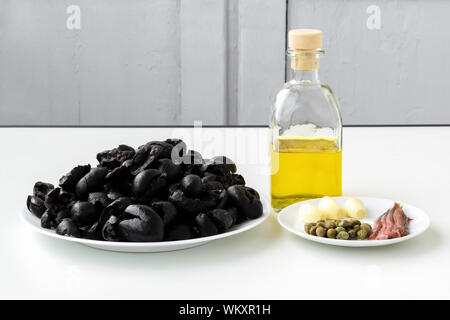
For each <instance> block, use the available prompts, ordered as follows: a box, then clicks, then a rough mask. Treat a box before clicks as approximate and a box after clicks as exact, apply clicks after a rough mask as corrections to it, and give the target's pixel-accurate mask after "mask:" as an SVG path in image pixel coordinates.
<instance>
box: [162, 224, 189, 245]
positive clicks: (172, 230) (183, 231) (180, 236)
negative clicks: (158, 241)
mask: <svg viewBox="0 0 450 320" xmlns="http://www.w3.org/2000/svg"><path fill="white" fill-rule="evenodd" d="M194 236H195V234H194V231H193V230H192V227H191V226H190V225H188V224H186V223H179V224H175V225H173V226H170V227H169V228H168V229H167V231H166V232H165V239H164V240H166V241H176V240H187V239H192V238H194Z"/></svg>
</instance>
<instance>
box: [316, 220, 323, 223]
mask: <svg viewBox="0 0 450 320" xmlns="http://www.w3.org/2000/svg"><path fill="white" fill-rule="evenodd" d="M324 222H325V220H317V221H316V223H324Z"/></svg>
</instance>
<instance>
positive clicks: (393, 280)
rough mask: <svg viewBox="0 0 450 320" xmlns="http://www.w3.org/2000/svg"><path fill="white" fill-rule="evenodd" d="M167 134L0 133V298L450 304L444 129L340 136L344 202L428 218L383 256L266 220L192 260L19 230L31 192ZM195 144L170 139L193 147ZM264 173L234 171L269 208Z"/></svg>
mask: <svg viewBox="0 0 450 320" xmlns="http://www.w3.org/2000/svg"><path fill="white" fill-rule="evenodd" d="M203 130H204V131H203V132H204V133H206V135H207V136H208V135H209V137H211V136H216V137H217V136H219V135H221V134H224V133H234V134H236V133H238V134H239V135H241V134H242V137H245V136H246V135H247V136H249V133H259V134H262V136H263V137H264V135H265V134H266V131H267V129H262V128H261V129H258V128H252V129H245V128H240V129H236V128H228V129H223V128H215V129H203ZM173 133H174V129H173V128H167V129H162V128H135V129H130V128H53V129H50V128H2V129H0V146H1V159H0V164H1V165H0V173H1V175H0V177H1V180H0V181H1V183H0V195H1V199H2V209H1V211H0V298H3V299H4V298H41V299H47V298H60V299H66V298H67V299H69V298H75V299H78V298H99V299H102V298H133V299H140V298H144V299H214V298H218V299H314V298H324V299H328V298H339V299H347V298H356V299H358V298H363V299H364V298H375V299H385V298H386V299H390V298H446V299H449V298H450V203H449V201H450V188H449V186H450V179H449V178H450V127H403V128H345V129H344V153H343V190H344V195H361V196H374V197H385V198H391V199H394V200H400V201H405V202H408V203H411V204H412V205H415V206H417V207H419V208H422V209H424V210H425V211H426V212H427V213H428V214H429V215H430V217H431V228H430V229H429V230H428V231H427V232H425V233H424V234H423V235H421V236H419V237H417V238H415V239H412V240H411V241H406V242H403V243H400V244H397V245H393V246H389V247H375V248H341V247H334V246H326V245H322V244H318V243H313V242H309V241H307V240H303V239H300V238H298V237H296V236H294V235H292V234H289V233H288V232H285V231H284V230H283V229H282V228H281V227H280V226H278V224H277V222H276V220H275V219H274V217H273V216H272V217H270V218H269V219H268V221H266V222H265V223H264V224H262V225H261V226H259V227H257V228H255V229H254V230H251V231H248V232H245V233H243V234H240V235H237V236H234V237H230V238H226V239H223V240H218V241H215V242H212V243H210V244H207V245H204V246H201V247H197V248H193V249H188V250H182V251H176V252H167V253H152V254H131V253H117V252H107V251H101V250H97V249H92V248H88V247H85V246H83V245H80V244H76V243H70V242H67V241H61V240H58V239H52V238H48V237H45V236H43V235H40V234H38V233H36V232H34V231H32V230H31V229H29V228H28V227H27V226H26V225H24V224H23V222H22V221H21V220H20V219H19V213H20V210H21V209H22V208H23V207H24V205H25V200H26V196H27V195H28V194H30V193H31V191H32V187H33V184H34V182H35V181H36V180H43V181H49V182H53V183H57V181H58V179H59V178H60V176H61V175H63V174H64V173H66V172H67V171H68V170H70V169H71V168H72V167H73V166H74V165H76V164H82V163H88V162H90V163H91V164H94V163H95V155H96V153H97V152H98V151H100V150H104V149H109V148H112V147H115V146H116V145H118V144H119V143H126V144H129V145H132V146H134V147H137V146H139V145H141V144H143V143H144V142H146V141H149V140H156V139H163V138H166V137H167V136H173ZM191 133H192V129H182V130H181V131H180V129H178V130H177V132H175V134H176V135H178V136H181V137H184V138H185V139H186V140H187V142H189V143H191V142H190V141H192V140H190V138H189V135H190V134H191ZM243 139H244V138H243ZM266 141H267V140H266ZM188 145H189V144H188ZM261 145H265V144H261ZM210 147H211V146H210ZM215 147H217V145H216V146H215ZM219 147H220V144H219ZM206 149H207V148H205V150H206ZM205 152H206V151H205ZM263 154H265V153H264V152H263ZM207 155H208V154H207ZM265 160H266V158H264V159H261V162H264V161H265ZM260 169H261V168H260V166H255V165H248V164H247V165H244V164H242V165H240V166H238V170H239V171H240V172H241V173H243V175H244V176H245V177H246V180H247V184H248V185H250V186H253V187H254V188H256V189H257V190H259V191H260V192H261V193H262V194H264V195H265V196H267V197H268V195H269V183H268V181H269V177H268V176H267V175H263V174H261V171H260Z"/></svg>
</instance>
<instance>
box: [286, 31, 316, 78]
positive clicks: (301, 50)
mask: <svg viewBox="0 0 450 320" xmlns="http://www.w3.org/2000/svg"><path fill="white" fill-rule="evenodd" d="M288 40H289V48H290V50H291V51H293V52H294V54H293V55H292V60H291V68H292V69H295V70H300V71H313V70H316V69H318V68H319V53H318V50H320V49H321V48H322V31H320V30H315V29H293V30H290V31H289V34H288Z"/></svg>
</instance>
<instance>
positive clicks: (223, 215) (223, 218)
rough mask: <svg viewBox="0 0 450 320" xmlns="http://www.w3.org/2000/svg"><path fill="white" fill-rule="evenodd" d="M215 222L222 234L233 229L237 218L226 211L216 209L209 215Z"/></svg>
mask: <svg viewBox="0 0 450 320" xmlns="http://www.w3.org/2000/svg"><path fill="white" fill-rule="evenodd" d="M208 215H209V216H210V217H211V218H212V219H213V221H214V223H215V225H216V226H217V227H218V228H219V230H220V231H221V232H224V231H226V230H228V229H229V228H231V226H232V225H233V223H234V222H235V217H234V216H233V213H231V212H229V211H228V210H224V209H214V210H213V211H211V212H209V214H208Z"/></svg>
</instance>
